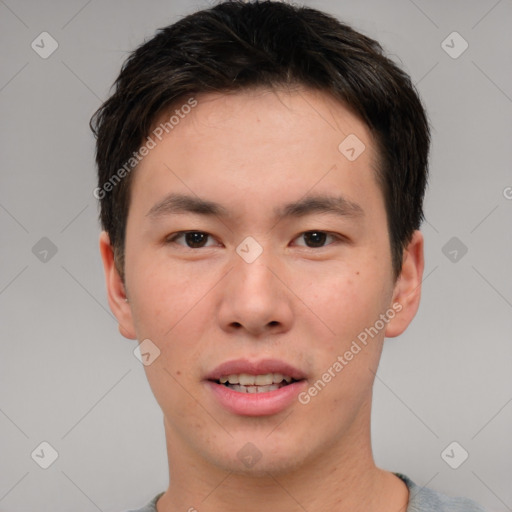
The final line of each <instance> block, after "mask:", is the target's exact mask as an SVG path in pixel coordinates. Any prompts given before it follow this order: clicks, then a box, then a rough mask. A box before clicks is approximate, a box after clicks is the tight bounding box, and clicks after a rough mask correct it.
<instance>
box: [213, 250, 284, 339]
mask: <svg viewBox="0 0 512 512" xmlns="http://www.w3.org/2000/svg"><path fill="white" fill-rule="evenodd" d="M280 268H281V267H280V265H279V263H278V262H277V261H276V259H272V258H271V257H270V256H269V255H268V251H264V252H263V254H262V255H260V256H259V258H258V259H257V260H256V261H254V262H252V263H247V262H246V261H244V260H243V259H242V258H240V257H239V256H238V255H237V254H235V255H234V267H233V268H232V270H231V271H230V272H229V273H228V275H227V276H226V277H225V279H224V280H223V281H224V282H223V287H222V289H221V302H220V307H219V310H218V320H219V322H220V325H221V328H222V329H223V330H225V331H227V332H231V333H233V332H237V331H238V332H246V333H249V334H251V335H252V336H256V337H260V336H264V335H268V334H278V333H284V332H286V331H288V330H289V329H290V328H291V326H292V323H293V310H292V294H291V293H290V292H289V290H288V289H287V287H286V285H285V284H284V283H286V281H287V279H286V277H285V276H284V272H285V271H284V270H282V269H281V270H280Z"/></svg>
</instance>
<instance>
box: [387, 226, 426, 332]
mask: <svg viewBox="0 0 512 512" xmlns="http://www.w3.org/2000/svg"><path fill="white" fill-rule="evenodd" d="M424 265H425V260H424V256H423V235H422V233H421V232H420V231H414V233H413V236H412V239H411V241H410V242H409V245H408V246H407V247H406V248H405V249H404V255H403V263H402V270H401V272H400V276H399V277H398V279H397V281H396V283H395V289H394V291H393V302H392V306H393V309H394V310H395V311H396V312H397V314H396V315H395V317H394V318H393V319H392V320H390V321H389V323H388V325H387V327H386V337H388V338H393V337H395V336H399V335H400V334H402V333H403V332H404V331H405V329H407V327H408V325H409V324H410V323H411V321H412V319H413V318H414V316H415V315H416V312H417V311H418V307H419V305H420V298H421V282H422V279H423V268H424Z"/></svg>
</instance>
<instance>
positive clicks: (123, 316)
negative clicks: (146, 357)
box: [99, 231, 137, 340]
mask: <svg viewBox="0 0 512 512" xmlns="http://www.w3.org/2000/svg"><path fill="white" fill-rule="evenodd" d="M99 245H100V253H101V259H102V261H103V269H104V271H105V284H106V286H107V297H108V303H109V306H110V309H111V311H112V313H114V316H115V317H116V318H117V321H118V322H119V332H120V333H121V334H122V335H123V336H124V337H125V338H128V339H132V340H134V339H136V338H137V336H136V334H135V329H134V326H133V319H132V311H131V306H130V304H129V303H128V299H127V298H126V290H125V285H124V283H123V280H122V279H121V276H120V275H119V271H118V270H117V268H116V265H115V262H114V250H113V248H112V246H111V244H110V237H109V236H108V233H107V232H105V231H103V232H102V233H101V235H100V240H99Z"/></svg>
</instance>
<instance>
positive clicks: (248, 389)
mask: <svg viewBox="0 0 512 512" xmlns="http://www.w3.org/2000/svg"><path fill="white" fill-rule="evenodd" d="M281 387H282V386H280V385H279V384H272V385H271V386H239V385H238V384H235V385H231V386H229V389H232V390H233V391H238V392H239V393H268V392H269V391H276V390H277V389H279V388H281Z"/></svg>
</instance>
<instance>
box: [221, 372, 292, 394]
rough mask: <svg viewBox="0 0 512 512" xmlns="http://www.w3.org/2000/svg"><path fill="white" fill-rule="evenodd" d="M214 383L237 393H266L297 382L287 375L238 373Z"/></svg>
mask: <svg viewBox="0 0 512 512" xmlns="http://www.w3.org/2000/svg"><path fill="white" fill-rule="evenodd" d="M214 382H217V384H222V385H224V386H226V387H227V388H229V389H232V390H233V391H237V392H238V393H268V392H270V391H277V390H278V389H281V388H283V387H285V386H288V385H289V384H292V383H293V382H298V381H297V380H295V379H293V378H292V377H290V376H289V375H283V374H281V373H265V374H260V375H250V374H248V373H239V374H231V375H225V376H223V377H220V378H219V379H217V380H215V381H214Z"/></svg>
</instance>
